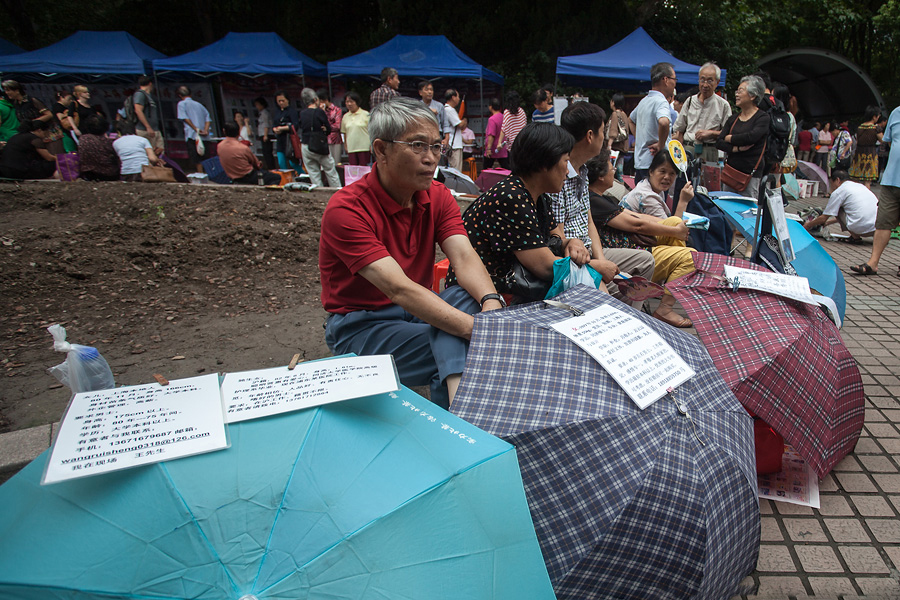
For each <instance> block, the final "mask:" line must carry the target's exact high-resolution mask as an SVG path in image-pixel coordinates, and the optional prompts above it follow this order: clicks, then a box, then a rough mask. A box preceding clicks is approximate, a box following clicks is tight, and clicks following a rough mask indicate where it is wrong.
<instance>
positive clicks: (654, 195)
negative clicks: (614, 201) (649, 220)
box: [620, 152, 694, 219]
mask: <svg viewBox="0 0 900 600" xmlns="http://www.w3.org/2000/svg"><path fill="white" fill-rule="evenodd" d="M677 175H678V169H677V167H676V166H675V162H674V161H673V160H672V157H671V156H669V153H668V152H657V153H656V154H655V155H654V156H653V160H652V161H651V162H650V171H649V173H648V174H647V177H646V178H645V179H642V180H641V182H640V183H638V184H637V185H636V186H634V189H633V190H631V191H630V192H628V193H627V194H625V197H624V198H622V202H620V204H621V205H622V207H623V208H627V209H629V210H632V211H634V212H636V213H643V214H645V215H650V216H651V217H656V218H657V219H667V218H669V217H671V216H673V213H670V212H669V207H668V206H666V202H665V200H664V199H663V195H664V194H665V192H666V190H668V189H669V188H670V187H672V184H673V183H674V182H675V177H676V176H677ZM693 197H694V186H692V185H691V182H690V181H688V182H687V183H685V184H684V187H683V188H681V193H680V194H679V197H678V204H676V205H675V212H674V216H676V217H681V215H682V213H684V209H685V208H687V205H688V202H690V201H691V198H693Z"/></svg>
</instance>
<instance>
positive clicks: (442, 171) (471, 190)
mask: <svg viewBox="0 0 900 600" xmlns="http://www.w3.org/2000/svg"><path fill="white" fill-rule="evenodd" d="M437 170H438V174H437V180H438V181H443V182H444V185H446V186H447V187H448V188H450V189H451V190H455V191H457V192H459V193H460V194H474V195H476V196H477V195H478V194H480V193H481V190H480V189H478V186H477V185H475V182H474V181H472V178H471V177H469V176H468V175H466V174H465V173H462V172H460V171H457V170H456V169H453V168H450V167H438V168H437Z"/></svg>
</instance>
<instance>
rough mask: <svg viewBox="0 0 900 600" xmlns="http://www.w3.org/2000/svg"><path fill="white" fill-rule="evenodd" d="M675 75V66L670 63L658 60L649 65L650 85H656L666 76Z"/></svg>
mask: <svg viewBox="0 0 900 600" xmlns="http://www.w3.org/2000/svg"><path fill="white" fill-rule="evenodd" d="M674 76H675V66H674V65H673V64H672V63H667V62H659V63H656V64H655V65H653V66H652V67H650V85H656V84H657V83H659V82H660V81H662V80H663V79H664V78H666V77H674Z"/></svg>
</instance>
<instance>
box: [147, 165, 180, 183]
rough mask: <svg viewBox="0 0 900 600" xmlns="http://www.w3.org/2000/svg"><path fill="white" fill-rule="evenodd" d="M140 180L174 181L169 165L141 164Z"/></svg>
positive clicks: (152, 181) (155, 181) (154, 181)
mask: <svg viewBox="0 0 900 600" xmlns="http://www.w3.org/2000/svg"><path fill="white" fill-rule="evenodd" d="M141 180H142V181H144V182H146V183H175V174H174V173H173V172H172V169H170V168H169V167H154V166H153V165H141Z"/></svg>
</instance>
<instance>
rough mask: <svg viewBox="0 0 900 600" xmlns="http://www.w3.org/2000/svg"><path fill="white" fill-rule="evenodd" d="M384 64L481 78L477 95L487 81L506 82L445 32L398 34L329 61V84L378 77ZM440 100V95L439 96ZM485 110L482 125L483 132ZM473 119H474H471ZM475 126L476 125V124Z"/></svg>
mask: <svg viewBox="0 0 900 600" xmlns="http://www.w3.org/2000/svg"><path fill="white" fill-rule="evenodd" d="M384 67H393V68H395V69H397V72H398V73H399V74H400V77H401V78H402V77H409V78H421V79H425V78H437V77H447V78H453V79H476V80H478V97H479V98H481V99H482V100H483V99H484V81H485V80H488V81H489V82H491V83H494V84H497V85H498V86H502V85H503V76H502V75H499V74H498V73H494V72H493V71H491V70H490V69H487V68H485V67H483V66H482V65H480V64H478V63H477V62H475V61H474V60H472V59H471V58H469V57H468V56H466V55H465V54H464V53H463V52H462V50H460V49H459V48H457V47H456V46H454V45H453V44H452V43H451V42H450V40H448V39H447V37H446V36H443V35H396V36H394V37H393V38H392V39H391V40H390V41H388V42H385V43H384V44H382V45H380V46H378V47H376V48H372V49H371V50H366V51H365V52H362V53H360V54H354V55H353V56H348V57H346V58H341V59H339V60H333V61H329V63H328V86H329V88H330V87H331V79H332V78H333V77H354V76H365V77H375V78H378V77H379V76H380V75H381V70H382V69H383V68H384ZM438 99H439V100H440V99H441V98H438ZM484 110H485V109H482V114H481V116H480V121H481V122H480V125H479V127H480V129H481V131H480V132H478V131H477V129H476V132H477V133H479V134H480V135H483V133H484V120H485V117H484ZM470 122H471V119H470ZM473 128H474V126H473Z"/></svg>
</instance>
